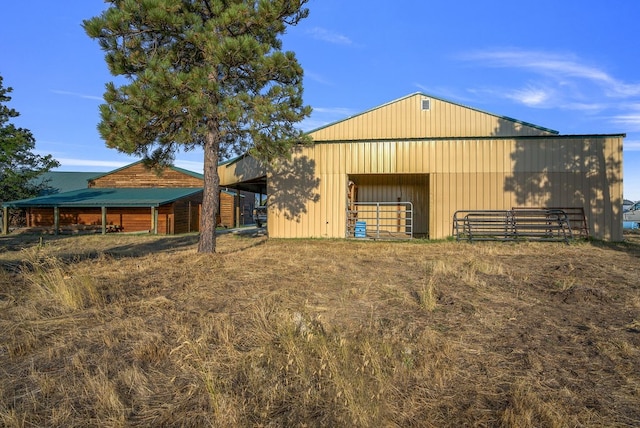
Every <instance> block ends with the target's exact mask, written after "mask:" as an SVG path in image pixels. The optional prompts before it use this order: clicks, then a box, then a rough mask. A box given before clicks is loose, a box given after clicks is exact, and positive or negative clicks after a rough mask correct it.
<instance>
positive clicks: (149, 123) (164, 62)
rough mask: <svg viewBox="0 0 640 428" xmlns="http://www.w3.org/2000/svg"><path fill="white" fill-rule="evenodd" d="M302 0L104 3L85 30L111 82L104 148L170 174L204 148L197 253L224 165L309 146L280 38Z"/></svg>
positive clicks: (211, 233) (209, 243)
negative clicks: (178, 157) (118, 81)
mask: <svg viewBox="0 0 640 428" xmlns="http://www.w3.org/2000/svg"><path fill="white" fill-rule="evenodd" d="M307 1H308V0H107V3H110V6H109V7H108V8H107V9H106V10H105V11H104V12H103V13H102V14H101V15H100V16H97V17H94V18H91V19H89V20H85V21H84V23H83V26H84V29H85V31H86V32H87V34H88V35H89V36H90V37H92V38H94V39H97V40H98V41H99V43H100V46H101V48H102V49H103V50H104V51H105V52H106V62H107V65H108V67H109V70H110V71H111V73H112V74H113V75H114V76H123V77H124V78H126V83H125V84H122V85H120V86H116V85H115V84H114V83H108V84H107V86H106V92H105V95H104V98H105V102H106V103H105V104H103V105H101V106H100V114H101V122H100V123H99V125H98V130H99V132H100V135H101V136H102V138H103V139H104V140H105V142H106V145H107V146H108V147H111V148H115V149H117V150H119V151H121V152H124V153H128V154H134V155H138V156H141V157H143V158H144V159H146V160H147V161H148V162H149V163H150V164H152V165H155V166H160V167H162V166H166V165H168V164H171V163H172V162H173V160H174V157H175V153H176V152H177V151H178V150H180V149H181V150H185V151H188V150H192V149H194V148H196V147H198V146H199V147H202V149H203V152H204V196H203V203H202V219H201V227H200V242H199V245H198V251H199V252H206V253H209V252H215V246H216V235H215V226H216V224H215V214H216V212H217V211H218V206H219V177H218V172H217V164H218V161H219V160H220V159H223V158H226V157H229V156H231V155H234V154H240V153H244V152H246V151H247V150H250V151H251V153H252V154H253V155H254V156H256V157H258V158H259V159H261V160H264V161H266V162H270V161H273V160H275V159H278V158H280V157H282V156H287V155H288V154H289V153H290V150H291V147H292V146H293V145H294V144H297V143H301V142H307V137H306V136H305V135H304V134H303V133H302V132H301V131H300V130H298V129H297V128H296V127H295V125H296V124H297V123H298V122H300V121H301V120H303V119H304V118H305V117H307V116H309V114H310V113H311V109H310V108H309V107H307V106H304V105H303V101H302V91H303V88H302V76H303V71H302V68H301V67H300V65H299V63H298V62H297V59H296V57H295V55H294V54H293V53H292V52H283V51H282V42H281V40H280V38H279V36H280V35H282V34H284V32H285V30H286V28H287V26H288V25H296V24H297V23H298V22H299V21H300V20H301V19H303V18H305V17H306V16H307V15H308V9H306V8H304V7H303V6H304V4H305V3H307Z"/></svg>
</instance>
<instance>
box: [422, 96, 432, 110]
mask: <svg viewBox="0 0 640 428" xmlns="http://www.w3.org/2000/svg"><path fill="white" fill-rule="evenodd" d="M429 109H431V100H430V99H429V98H425V99H423V100H422V110H429Z"/></svg>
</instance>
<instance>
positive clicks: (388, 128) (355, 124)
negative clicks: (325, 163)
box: [310, 94, 553, 142]
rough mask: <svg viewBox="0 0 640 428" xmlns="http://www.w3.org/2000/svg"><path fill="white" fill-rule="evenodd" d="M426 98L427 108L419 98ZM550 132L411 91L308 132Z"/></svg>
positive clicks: (341, 135) (357, 136) (335, 136)
mask: <svg viewBox="0 0 640 428" xmlns="http://www.w3.org/2000/svg"><path fill="white" fill-rule="evenodd" d="M423 99H429V100H430V108H429V110H423V109H422V100H423ZM552 133H553V132H552V131H550V130H545V129H544V128H540V127H536V126H534V125H530V124H526V123H524V122H519V121H516V120H513V119H508V118H504V117H501V116H497V115H493V114H490V113H487V112H483V111H480V110H476V109H473V108H469V107H466V106H462V105H458V104H455V103H452V102H448V101H444V100H440V99H437V98H433V97H429V96H426V95H422V94H414V95H412V96H409V97H405V98H402V99H400V100H397V101H393V102H391V103H388V104H385V105H383V106H380V107H377V108H375V109H372V110H369V111H367V112H364V113H362V114H359V115H357V116H353V117H351V118H349V119H347V120H344V121H341V122H337V123H334V124H331V125H328V126H327V127H324V128H321V129H318V130H316V131H313V132H311V134H310V135H311V137H312V138H313V139H314V141H316V142H319V141H340V140H342V141H348V140H365V139H407V138H426V137H429V138H434V137H474V136H479V135H482V136H514V135H520V136H521V135H550V134H552Z"/></svg>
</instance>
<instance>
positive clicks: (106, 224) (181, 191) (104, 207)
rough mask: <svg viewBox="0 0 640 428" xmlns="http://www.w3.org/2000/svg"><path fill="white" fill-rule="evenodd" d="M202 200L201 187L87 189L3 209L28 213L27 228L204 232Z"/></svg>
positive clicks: (20, 202) (24, 200) (43, 197)
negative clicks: (18, 209)
mask: <svg viewBox="0 0 640 428" xmlns="http://www.w3.org/2000/svg"><path fill="white" fill-rule="evenodd" d="M201 202H202V188H87V189H80V190H73V191H70V192H65V193H58V194H53V195H46V196H40V197H37V198H31V199H23V200H18V201H12V202H7V203H5V204H3V207H4V209H5V210H7V209H8V208H22V209H25V210H26V212H27V227H43V228H48V227H51V228H53V230H54V231H58V230H60V229H63V228H65V227H68V228H71V227H75V228H76V229H77V228H84V229H91V228H93V229H96V230H101V231H102V232H103V233H106V232H109V231H127V232H142V231H147V232H152V233H159V234H175V233H187V232H192V231H197V230H199V218H200V214H199V210H200V205H201ZM4 227H5V228H6V227H7V225H5V226H4ZM5 233H6V230H5Z"/></svg>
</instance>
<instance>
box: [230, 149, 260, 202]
mask: <svg viewBox="0 0 640 428" xmlns="http://www.w3.org/2000/svg"><path fill="white" fill-rule="evenodd" d="M218 175H219V177H220V187H229V188H232V189H238V190H244V191H247V192H252V193H258V194H266V193H267V168H266V167H265V165H264V164H263V163H262V162H260V161H258V160H257V159H256V158H254V157H252V156H250V155H249V154H244V155H242V156H239V157H237V158H234V159H231V160H228V161H226V162H223V163H221V164H219V165H218Z"/></svg>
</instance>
